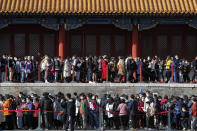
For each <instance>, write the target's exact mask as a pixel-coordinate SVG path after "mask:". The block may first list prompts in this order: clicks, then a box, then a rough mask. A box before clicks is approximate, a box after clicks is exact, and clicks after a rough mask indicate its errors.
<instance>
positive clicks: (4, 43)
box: [0, 34, 10, 55]
mask: <svg viewBox="0 0 197 131" xmlns="http://www.w3.org/2000/svg"><path fill="white" fill-rule="evenodd" d="M2 54H10V35H9V34H1V35H0V55H2Z"/></svg>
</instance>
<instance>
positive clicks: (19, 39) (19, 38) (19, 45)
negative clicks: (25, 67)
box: [14, 34, 25, 57]
mask: <svg viewBox="0 0 197 131" xmlns="http://www.w3.org/2000/svg"><path fill="white" fill-rule="evenodd" d="M14 44H15V45H14V46H15V56H17V57H24V56H25V34H15V35H14Z"/></svg>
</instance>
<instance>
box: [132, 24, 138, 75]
mask: <svg viewBox="0 0 197 131" xmlns="http://www.w3.org/2000/svg"><path fill="white" fill-rule="evenodd" d="M138 44H139V43H138V25H135V26H133V32H132V57H133V58H136V57H138V46H139V45H138ZM133 77H134V78H135V79H136V72H134V73H133Z"/></svg>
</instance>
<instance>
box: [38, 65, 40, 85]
mask: <svg viewBox="0 0 197 131" xmlns="http://www.w3.org/2000/svg"><path fill="white" fill-rule="evenodd" d="M38 81H40V65H38Z"/></svg>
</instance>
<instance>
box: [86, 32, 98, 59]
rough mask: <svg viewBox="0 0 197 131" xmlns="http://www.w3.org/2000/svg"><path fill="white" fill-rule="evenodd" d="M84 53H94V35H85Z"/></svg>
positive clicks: (93, 54)
mask: <svg viewBox="0 0 197 131" xmlns="http://www.w3.org/2000/svg"><path fill="white" fill-rule="evenodd" d="M86 55H87V56H89V55H92V56H95V55H96V35H87V36H86Z"/></svg>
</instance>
